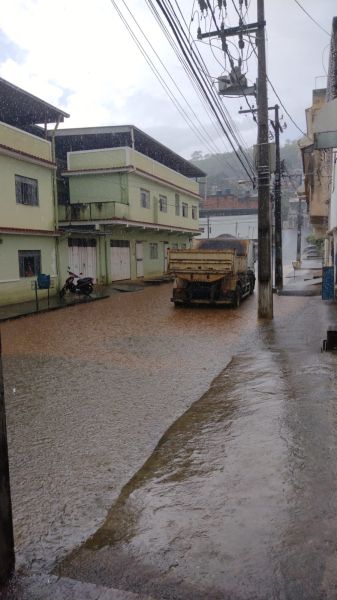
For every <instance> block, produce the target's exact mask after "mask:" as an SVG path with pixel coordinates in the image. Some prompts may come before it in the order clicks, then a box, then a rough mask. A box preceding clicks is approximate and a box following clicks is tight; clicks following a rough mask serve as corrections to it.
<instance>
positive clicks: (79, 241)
mask: <svg viewBox="0 0 337 600" xmlns="http://www.w3.org/2000/svg"><path fill="white" fill-rule="evenodd" d="M68 246H69V248H71V247H73V246H80V247H82V248H87V247H89V246H91V247H93V246H96V240H95V238H68Z"/></svg>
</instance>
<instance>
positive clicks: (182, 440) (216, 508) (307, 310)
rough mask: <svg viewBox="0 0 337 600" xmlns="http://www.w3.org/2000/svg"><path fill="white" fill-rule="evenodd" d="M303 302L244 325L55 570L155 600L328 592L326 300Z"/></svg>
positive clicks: (330, 382) (306, 599) (264, 599)
mask: <svg viewBox="0 0 337 600" xmlns="http://www.w3.org/2000/svg"><path fill="white" fill-rule="evenodd" d="M282 300H284V298H283V299H282ZM287 300H288V299H287ZM301 302H302V306H301V307H300V308H299V310H297V311H296V310H295V311H292V312H288V314H287V315H286V317H285V318H280V315H278V317H279V318H278V321H277V322H274V323H270V324H260V326H259V327H258V328H257V330H256V332H254V333H253V334H252V335H249V336H247V338H246V344H245V348H244V349H241V350H239V351H238V353H237V354H236V356H235V357H234V358H233V360H232V361H231V362H230V364H229V365H228V366H227V368H226V369H225V370H223V371H222V373H221V374H220V375H219V376H218V377H217V378H216V379H215V380H214V381H213V383H212V385H211V387H210V389H209V390H208V391H207V392H206V393H205V394H204V395H203V396H202V397H201V398H200V399H199V400H198V401H197V402H195V403H194V404H193V405H192V406H191V407H190V408H189V409H188V410H187V411H186V412H185V414H184V415H182V416H181V417H180V418H179V419H178V420H177V421H176V422H175V423H174V424H173V425H172V426H171V427H170V428H169V429H168V431H167V432H166V433H165V435H164V436H163V437H162V439H161V440H160V443H159V444H158V446H157V447H156V449H155V451H154V452H153V454H152V455H151V457H150V458H149V459H148V461H147V462H146V463H145V464H144V465H143V467H142V468H141V469H140V470H139V471H138V472H137V473H136V475H135V476H134V477H133V478H132V479H131V480H130V481H129V482H128V483H127V485H126V486H125V487H124V488H123V490H122V492H121V494H120V496H119V498H118V499H117V501H116V502H115V503H114V505H113V506H112V508H111V510H110V511H109V514H108V516H107V519H106V521H105V522H104V524H103V525H102V526H101V527H100V528H99V529H98V531H97V532H96V533H95V534H94V535H93V536H91V537H90V538H89V539H88V541H87V542H86V543H85V544H84V545H83V546H82V547H81V548H80V549H79V550H76V551H75V552H73V553H72V554H71V555H70V556H69V557H67V558H66V559H65V560H64V561H63V562H62V563H61V564H60V565H59V569H58V572H59V573H60V574H62V575H65V576H70V577H74V578H80V579H82V580H85V581H89V582H92V583H101V584H104V585H107V586H113V587H117V588H120V589H125V590H131V591H135V592H141V593H147V594H151V597H154V598H160V599H174V600H192V599H193V600H202V599H204V598H207V599H210V600H215V599H217V600H220V599H221V600H254V599H256V600H270V599H275V600H276V599H283V598H284V599H286V600H288V599H289V600H321V599H322V600H323V599H331V600H333V599H335V598H336V597H337V520H336V505H337V445H336V434H337V407H336V383H337V374H336V368H335V367H336V360H335V357H334V356H331V355H327V354H321V353H320V341H321V336H322V328H324V324H325V323H326V320H327V313H326V312H325V310H326V307H324V305H322V304H320V305H319V304H318V303H319V302H320V300H319V299H317V298H310V299H308V298H306V299H305V300H303V299H302V300H301ZM288 307H289V304H288ZM318 308H320V310H319V311H318V310H317V309H318Z"/></svg>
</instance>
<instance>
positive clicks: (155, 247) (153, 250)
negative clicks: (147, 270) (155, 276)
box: [150, 243, 158, 258]
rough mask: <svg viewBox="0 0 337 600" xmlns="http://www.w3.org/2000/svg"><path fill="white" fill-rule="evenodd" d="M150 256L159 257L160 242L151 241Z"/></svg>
mask: <svg viewBox="0 0 337 600" xmlns="http://www.w3.org/2000/svg"><path fill="white" fill-rule="evenodd" d="M150 258H158V244H154V243H150Z"/></svg>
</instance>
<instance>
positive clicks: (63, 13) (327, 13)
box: [0, 0, 337, 158]
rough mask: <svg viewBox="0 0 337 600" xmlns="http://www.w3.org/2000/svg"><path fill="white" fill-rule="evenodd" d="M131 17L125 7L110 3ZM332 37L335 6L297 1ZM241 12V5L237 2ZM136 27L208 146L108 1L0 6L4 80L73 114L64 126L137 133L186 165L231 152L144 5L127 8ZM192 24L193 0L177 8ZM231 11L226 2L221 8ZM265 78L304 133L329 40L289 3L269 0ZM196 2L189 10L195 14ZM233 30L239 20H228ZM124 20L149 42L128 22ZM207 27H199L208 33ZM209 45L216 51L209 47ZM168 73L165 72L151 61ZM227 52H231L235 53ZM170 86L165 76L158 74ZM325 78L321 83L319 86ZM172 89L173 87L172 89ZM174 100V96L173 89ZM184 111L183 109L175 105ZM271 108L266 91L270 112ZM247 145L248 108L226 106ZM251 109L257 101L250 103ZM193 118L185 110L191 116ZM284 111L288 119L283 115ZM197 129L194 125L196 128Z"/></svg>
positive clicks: (137, 2) (218, 65) (21, 1)
mask: <svg viewBox="0 0 337 600" xmlns="http://www.w3.org/2000/svg"><path fill="white" fill-rule="evenodd" d="M115 1H116V3H117V5H118V7H119V8H120V9H121V10H122V11H123V13H124V14H125V15H128V13H127V10H126V8H125V5H124V3H123V0H115ZM300 1H301V4H302V5H303V6H304V7H305V9H306V10H307V11H308V12H309V13H310V14H311V15H312V17H313V18H314V19H316V20H317V21H318V22H319V23H320V25H321V26H322V27H323V28H324V29H326V30H327V31H328V32H330V31H331V23H332V18H333V17H334V16H335V15H337V5H336V1H335V0H319V1H318V0H300ZM236 2H237V3H238V0H236ZM127 4H128V6H129V7H130V8H131V9H132V11H133V13H134V15H135V17H136V19H137V21H138V23H139V25H140V26H141V27H142V28H143V30H144V32H145V33H146V34H147V36H148V38H149V39H150V40H151V43H152V45H153V47H155V48H156V50H157V52H158V54H159V55H160V58H161V59H162V61H163V62H164V64H165V66H166V67H167V69H168V70H169V72H170V73H171V75H172V77H173V79H174V80H175V82H176V83H177V85H178V87H179V89H180V90H182V91H183V92H184V95H185V97H186V98H187V99H188V102H189V104H190V106H191V107H192V108H193V110H194V111H195V113H196V114H197V116H198V118H199V119H200V121H201V122H202V123H203V124H204V125H205V126H206V128H207V131H209V132H210V134H211V138H212V140H213V142H214V143H213V144H210V143H206V141H205V142H203V141H201V140H200V139H199V138H198V137H197V136H196V134H195V133H194V132H193V131H192V130H191V129H190V128H189V126H188V125H187V124H186V122H185V121H184V119H183V118H182V117H181V115H180V114H179V112H178V111H177V109H176V108H175V107H174V105H173V104H172V103H171V101H170V100H169V98H168V97H167V95H166V94H165V92H164V90H163V89H162V87H161V85H160V84H159V83H158V81H157V80H156V77H155V75H154V74H153V73H152V71H151V69H150V68H149V66H148V65H147V63H146V61H145V59H144V57H143V56H142V55H141V53H140V52H139V50H138V49H137V47H136V46H135V44H134V42H133V40H132V39H131V37H130V35H129V33H128V32H127V31H126V29H125V26H124V25H123V23H122V22H121V20H120V18H119V16H118V15H117V13H116V10H115V8H114V6H113V4H112V2H111V1H110V0H95V2H93V1H92V0H91V1H89V0H58V2H54V1H52V0H7V1H6V0H3V1H2V2H1V7H0V23H1V27H0V76H1V77H3V78H4V79H7V80H8V81H11V82H12V83H14V84H16V85H18V86H19V87H22V88H24V89H25V90H27V91H29V92H31V93H33V94H35V95H36V96H39V97H40V98H42V99H44V100H46V101H47V102H50V103H51V104H54V105H55V106H58V107H59V108H62V109H63V110H65V111H66V112H68V113H70V115H71V117H70V119H67V120H66V123H65V124H64V125H63V126H66V127H77V126H94V125H121V124H134V125H136V126H137V127H139V128H140V129H143V130H144V131H146V132H148V133H149V134H150V135H153V136H154V137H156V138H157V139H158V140H159V141H161V142H163V143H165V144H166V145H168V146H169V147H171V148H172V149H174V150H175V151H176V152H179V153H181V154H182V155H184V156H185V157H187V158H189V157H190V156H191V154H192V152H193V151H194V150H201V151H202V152H204V153H209V152H211V151H212V150H213V149H214V144H215V145H216V148H217V149H218V150H219V151H225V150H228V149H229V146H228V143H227V142H226V141H225V139H224V137H223V136H220V135H219V134H218V132H217V130H216V129H215V128H214V125H212V124H211V123H210V120H209V116H208V114H207V113H206V111H205V109H204V108H203V106H202V105H201V103H200V101H199V99H198V97H197V95H196V93H195V92H194V90H193V88H192V87H191V84H190V83H189V80H188V79H187V76H186V75H185V73H184V71H183V69H182V67H181V65H180V63H179V62H178V59H177V58H176V56H175V54H174V53H173V51H172V49H171V48H170V46H169V45H168V43H167V42H166V39H165V38H164V36H163V34H162V33H161V31H160V29H159V27H158V26H157V24H156V22H155V21H154V19H153V17H152V15H151V13H150V11H149V9H148V7H147V5H146V2H145V0H133V2H132V3H131V2H129V1H128V2H127ZM179 4H180V6H181V8H182V10H183V12H184V14H185V16H186V19H187V21H188V23H189V24H190V20H191V14H192V8H193V0H181V2H180V3H179ZM227 4H228V5H231V0H229V1H227ZM265 5H266V6H265V10H266V20H267V37H268V42H267V54H268V74H269V78H270V80H271V81H272V83H273V85H274V87H275V88H276V90H277V92H278V94H279V96H280V97H281V100H282V101H283V103H284V105H285V107H286V108H287V110H288V112H289V113H290V114H291V116H292V117H293V119H294V120H295V121H296V123H297V124H298V125H299V126H300V128H302V129H304V128H305V116H304V110H305V108H306V107H307V106H309V105H310V103H311V96H312V90H313V89H314V88H315V87H325V84H326V78H324V76H325V75H326V71H327V68H328V57H329V41H330V39H329V36H328V35H327V34H326V33H324V31H322V30H321V29H319V27H318V26H317V25H315V24H314V23H313V22H312V21H311V20H310V19H309V18H308V17H307V16H306V15H305V14H304V13H303V12H302V11H301V9H300V8H299V6H298V5H297V4H296V2H295V0H266V1H265ZM197 8H198V3H197V2H194V10H196V9H197ZM228 19H229V22H230V24H231V25H237V18H236V16H235V15H234V13H233V12H231V10H229V11H228ZM247 19H248V21H250V22H252V21H255V20H256V1H255V0H251V3H250V10H249V13H248V17H247ZM128 20H129V22H130V24H132V27H133V29H134V30H135V31H136V32H137V35H138V36H139V37H140V39H142V43H143V44H144V46H145V47H146V43H145V41H144V39H143V38H141V34H140V32H139V30H137V28H136V25H135V23H134V22H132V19H131V17H130V15H128ZM198 21H199V15H198V14H197V13H195V14H194V20H193V22H192V23H191V27H190V32H191V38H194V39H196V30H197V26H198ZM208 26H209V21H207V19H206V20H202V21H201V27H202V29H203V30H205V28H206V27H208ZM214 43H216V42H215V41H214ZM198 48H199V50H200V52H201V54H202V55H203V57H204V59H205V61H206V63H207V65H208V68H209V72H210V75H211V76H212V77H217V76H218V75H220V74H221V71H222V64H223V55H222V53H221V51H219V50H216V49H215V50H214V51H213V52H214V55H215V58H214V57H213V54H211V52H210V48H209V46H208V45H206V44H200V43H199V44H198ZM147 50H148V51H149V52H150V53H151V57H152V58H153V59H154V60H155V61H156V65H157V66H158V67H159V68H160V70H161V72H162V73H164V71H163V68H162V66H160V65H159V64H158V61H157V59H155V58H154V56H153V52H152V51H151V49H149V47H148V46H147ZM234 52H235V51H234V49H233V53H234ZM255 63H256V60H255V56H254V54H253V55H252V56H251V58H250V60H249V62H248V67H249V69H248V73H247V76H248V78H249V79H250V80H251V81H253V80H255V76H256V65H255ZM164 76H165V78H166V80H168V76H167V74H165V73H164ZM322 76H323V77H322ZM169 83H170V87H171V88H173V84H172V82H171V81H170V82H169ZM173 90H174V93H175V94H176V95H177V96H178V92H177V90H176V89H175V88H173ZM180 101H181V102H182V104H183V103H184V101H183V100H182V99H181V98H180ZM276 101H277V99H276V98H275V95H274V93H273V92H272V90H269V104H274V103H275V102H276ZM224 102H225V105H226V107H227V109H228V110H229V112H230V113H231V117H232V119H233V120H234V121H235V122H236V125H237V127H238V128H239V130H240V132H241V135H242V137H243V140H244V142H245V144H246V145H247V146H250V145H252V144H253V143H254V142H255V140H256V127H255V124H254V122H253V121H252V119H251V118H250V117H245V116H243V115H238V114H237V111H238V109H239V108H240V105H242V106H243V107H246V106H245V102H244V99H241V100H237V99H230V98H226V99H224ZM252 103H254V99H252ZM187 110H189V109H187ZM281 112H284V111H281ZM194 120H195V119H194ZM285 120H286V122H287V125H288V128H287V130H286V131H285V133H284V134H283V137H282V141H283V142H284V141H285V140H286V139H295V138H298V137H300V135H301V134H300V132H299V131H298V130H297V129H296V128H295V126H294V125H293V124H292V123H291V121H290V120H289V118H288V117H287V116H286V115H285Z"/></svg>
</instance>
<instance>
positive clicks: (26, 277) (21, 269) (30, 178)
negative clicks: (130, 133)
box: [0, 79, 67, 305]
mask: <svg viewBox="0 0 337 600" xmlns="http://www.w3.org/2000/svg"><path fill="white" fill-rule="evenodd" d="M0 98H1V100H0V119H1V121H0V181H1V190H0V195H1V216H0V304H1V305H4V304H11V303H17V302H25V301H28V300H32V299H33V298H34V294H35V289H34V288H35V280H36V276H37V275H38V274H39V273H46V274H49V275H50V276H51V279H52V285H53V289H54V290H56V289H57V285H58V280H57V255H56V244H57V241H56V240H57V235H58V234H57V231H56V229H55V197H54V179H55V169H56V164H55V162H54V161H53V159H52V146H51V143H50V141H48V140H47V139H45V138H43V137H41V136H43V133H44V132H43V130H42V129H39V130H38V129H36V131H38V132H39V134H40V135H35V134H33V133H31V132H29V129H31V131H34V130H35V127H34V124H35V123H37V122H45V123H50V122H58V121H60V120H63V117H64V116H67V115H66V113H63V112H62V111H59V110H58V109H55V108H54V107H51V106H50V105H48V104H46V103H45V102H43V101H42V100H40V99H38V98H35V97H34V96H31V95H30V94H28V93H27V92H24V91H23V90H21V89H20V88H17V87H16V86H13V85H12V84H10V83H9V82H6V81H4V80H2V79H0ZM14 110H15V112H14ZM13 123H15V126H14V125H13Z"/></svg>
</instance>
